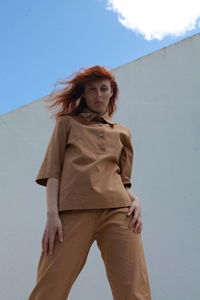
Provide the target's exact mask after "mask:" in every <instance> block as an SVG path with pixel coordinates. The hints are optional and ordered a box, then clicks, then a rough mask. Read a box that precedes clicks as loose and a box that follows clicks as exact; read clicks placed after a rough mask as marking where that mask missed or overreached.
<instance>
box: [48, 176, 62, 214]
mask: <svg viewBox="0 0 200 300" xmlns="http://www.w3.org/2000/svg"><path fill="white" fill-rule="evenodd" d="M59 183H60V182H59V180H58V179H57V178H48V180H47V189H46V195H47V217H48V216H50V215H58V189H59Z"/></svg>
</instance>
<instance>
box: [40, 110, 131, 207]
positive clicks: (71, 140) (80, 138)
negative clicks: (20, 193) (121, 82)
mask: <svg viewBox="0 0 200 300" xmlns="http://www.w3.org/2000/svg"><path fill="white" fill-rule="evenodd" d="M133 154H134V152H133V147H132V143H131V132H130V130H129V128H128V127H126V126H124V125H121V124H119V123H116V122H113V121H112V119H111V117H110V116H109V115H108V111H106V113H105V114H104V115H101V116H98V115H97V114H95V113H88V112H87V113H85V112H84V111H83V112H82V113H80V114H78V115H73V114H72V113H68V114H66V115H64V116H60V117H58V118H57V119H56V124H55V127H54V130H53V133H52V136H51V138H50V141H49V144H48V147H47V150H46V153H45V156H44V159H43V161H42V164H41V166H40V169H39V172H38V175H37V177H36V179H35V181H36V182H37V183H38V184H40V185H43V186H46V184H47V179H48V178H50V177H53V178H57V179H59V180H60V184H59V193H58V211H62V210H69V209H92V208H93V209H94V208H111V207H121V206H130V203H131V199H130V197H129V195H128V192H127V190H126V188H125V186H126V185H127V186H129V187H131V172H132V163H133Z"/></svg>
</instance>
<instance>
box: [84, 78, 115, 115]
mask: <svg viewBox="0 0 200 300" xmlns="http://www.w3.org/2000/svg"><path fill="white" fill-rule="evenodd" d="M112 94H113V92H112V89H111V85H110V80H109V79H103V80H98V81H93V82H91V83H88V84H85V86H84V93H83V97H85V100H86V103H87V106H88V107H89V108H90V109H91V110H92V111H94V112H97V113H105V112H106V109H107V106H108V103H109V100H110V97H112Z"/></svg>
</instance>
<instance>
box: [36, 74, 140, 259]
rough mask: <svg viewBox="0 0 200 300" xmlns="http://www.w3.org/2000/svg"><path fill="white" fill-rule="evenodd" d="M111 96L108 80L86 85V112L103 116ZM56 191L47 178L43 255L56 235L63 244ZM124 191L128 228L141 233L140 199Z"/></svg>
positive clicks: (56, 185) (56, 182) (55, 182)
mask: <svg viewBox="0 0 200 300" xmlns="http://www.w3.org/2000/svg"><path fill="white" fill-rule="evenodd" d="M112 94H113V92H112V89H111V85H110V81H109V80H108V79H105V80H98V81H94V82H92V83H90V84H86V85H85V87H84V93H83V96H84V97H85V99H86V103H87V106H88V109H86V111H87V110H88V112H90V111H93V112H95V113H96V114H99V115H101V114H104V113H105V112H106V109H107V106H108V103H109V99H110V97H112ZM58 190H59V180H58V179H57V178H49V179H48V181H47V221H46V226H45V230H44V233H43V237H42V249H43V251H44V253H45V255H48V254H49V255H51V254H52V252H53V248H54V240H55V236H56V234H58V238H59V241H60V242H63V227H62V222H61V219H60V217H59V212H58V203H57V200H58ZM126 191H127V193H128V195H129V197H130V199H131V206H130V208H129V210H128V212H127V215H131V221H130V223H129V227H130V229H131V230H133V231H134V232H136V233H141V231H142V217H141V203H140V199H139V198H138V197H137V196H136V195H135V194H133V192H132V191H131V189H130V188H128V187H127V188H126Z"/></svg>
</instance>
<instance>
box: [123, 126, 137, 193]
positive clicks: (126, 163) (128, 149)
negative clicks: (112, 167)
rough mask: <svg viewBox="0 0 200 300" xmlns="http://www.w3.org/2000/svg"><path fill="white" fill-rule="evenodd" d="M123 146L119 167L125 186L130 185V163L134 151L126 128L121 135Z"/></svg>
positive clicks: (129, 133) (130, 136) (131, 163)
mask: <svg viewBox="0 0 200 300" xmlns="http://www.w3.org/2000/svg"><path fill="white" fill-rule="evenodd" d="M122 142H123V148H122V151H121V154H120V159H119V167H120V176H121V178H122V182H123V184H124V186H125V187H129V188H130V187H131V185H132V183H131V176H132V165H133V158H134V151H133V145H132V135H131V132H130V130H129V129H128V131H127V134H126V135H124V137H123V141H122Z"/></svg>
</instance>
